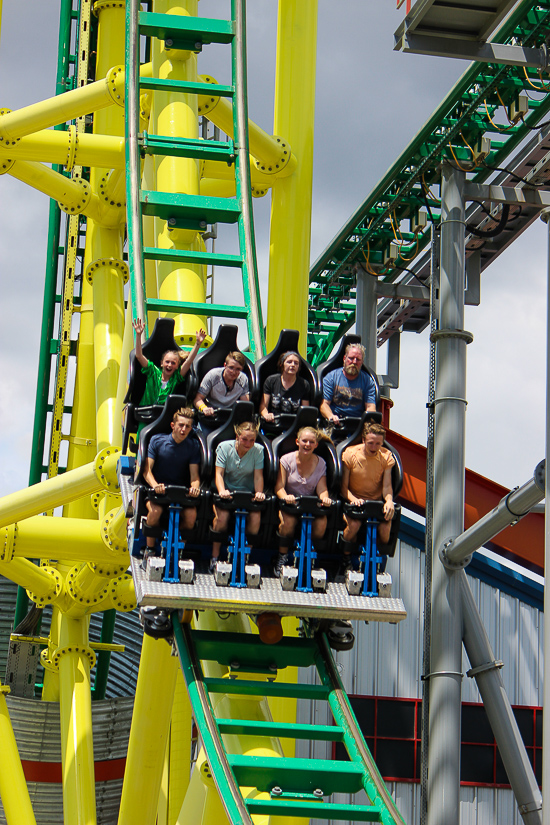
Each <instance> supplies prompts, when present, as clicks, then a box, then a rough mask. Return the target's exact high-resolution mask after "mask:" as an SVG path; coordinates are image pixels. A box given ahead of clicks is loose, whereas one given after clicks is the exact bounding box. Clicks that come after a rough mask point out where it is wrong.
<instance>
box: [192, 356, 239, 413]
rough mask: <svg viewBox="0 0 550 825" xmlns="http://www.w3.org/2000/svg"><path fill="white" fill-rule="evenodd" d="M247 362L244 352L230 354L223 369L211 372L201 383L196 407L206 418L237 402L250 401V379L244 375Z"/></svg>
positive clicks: (216, 368)
mask: <svg viewBox="0 0 550 825" xmlns="http://www.w3.org/2000/svg"><path fill="white" fill-rule="evenodd" d="M245 365H246V360H245V357H244V355H243V354H242V352H230V353H229V354H228V356H227V358H226V359H225V364H224V366H223V367H214V369H212V370H209V372H207V373H206V375H205V376H204V378H203V379H202V381H201V385H200V387H199V391H198V393H197V395H196V397H195V401H194V405H195V407H196V408H197V410H198V411H199V412H201V413H202V414H203V415H205V416H211V415H214V413H215V412H216V409H219V408H220V407H221V408H222V409H228V408H229V407H232V406H233V404H234V403H235V401H248V378H247V377H246V375H244V374H243V369H244V367H245Z"/></svg>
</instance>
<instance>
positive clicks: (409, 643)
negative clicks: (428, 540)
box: [297, 541, 543, 825]
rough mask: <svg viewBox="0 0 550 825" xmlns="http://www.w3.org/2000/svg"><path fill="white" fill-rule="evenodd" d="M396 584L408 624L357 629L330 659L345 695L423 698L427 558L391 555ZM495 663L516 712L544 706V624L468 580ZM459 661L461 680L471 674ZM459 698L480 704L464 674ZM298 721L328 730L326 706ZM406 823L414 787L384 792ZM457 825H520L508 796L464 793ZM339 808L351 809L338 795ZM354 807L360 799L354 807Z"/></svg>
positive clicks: (312, 749)
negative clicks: (343, 649)
mask: <svg viewBox="0 0 550 825" xmlns="http://www.w3.org/2000/svg"><path fill="white" fill-rule="evenodd" d="M387 570H388V572H390V573H391V575H392V577H393V582H394V583H393V589H392V595H396V596H400V597H401V598H402V599H403V602H404V604H405V608H406V610H407V618H406V619H405V620H404V621H402V622H399V624H397V625H390V624H387V623H382V622H372V623H370V624H369V625H367V626H366V625H365V623H363V622H354V625H355V628H354V629H355V634H356V642H355V646H354V648H353V650H351V651H348V652H344V653H335V658H336V662H337V666H338V669H339V671H340V674H341V678H342V681H343V683H344V686H345V688H346V691H347V692H348V694H355V695H364V696H392V697H393V696H400V697H404V698H420V697H421V695H422V682H421V678H420V677H421V674H422V645H423V613H424V553H423V552H421V551H420V550H419V549H418V548H416V547H412V546H411V545H408V544H405V543H404V542H402V541H400V542H398V544H397V549H396V555H395V557H394V558H393V559H389V561H388V567H387ZM468 582H469V584H470V587H471V588H472V592H473V594H474V599H475V601H476V603H477V605H478V608H479V610H480V613H481V616H482V619H483V622H484V624H485V628H486V630H487V633H488V636H489V640H490V642H491V645H492V647H493V652H494V654H495V658H496V659H500V660H502V661H503V662H504V668H503V669H502V671H501V673H502V677H503V679H504V684H505V687H506V691H507V693H508V697H509V699H510V702H511V703H512V704H513V705H542V675H543V658H542V655H543V639H542V633H543V620H542V614H541V613H540V611H538V610H537V609H536V608H534V607H531V606H530V605H526V604H525V603H523V602H520V601H519V600H518V599H516V598H514V597H513V596H510V595H508V594H506V593H503V592H502V591H501V590H498V589H496V588H494V587H491V586H490V585H488V584H486V583H485V582H482V581H480V580H479V579H476V578H473V577H472V576H468ZM469 668H470V665H469V662H468V658H467V656H466V654H465V653H464V656H463V673H464V674H466V672H467V671H468V670H469ZM308 677H309V678H310V679H311V678H313V670H311V671H303V672H302V673H301V675H300V679H301V680H304V681H305V680H306V679H307V678H308ZM462 698H463V701H465V702H480V701H481V698H480V696H479V692H478V690H477V686H476V684H475V681H474V680H473V679H469V678H467V677H466V675H464V680H463V691H462ZM298 704H299V710H298V721H299V722H308V723H317V724H330V721H331V720H330V719H329V714H328V709H327V706H326V703H319V704H318V706H317V703H301V702H299V703H298ZM329 749H330V744H327V743H308V742H304V743H301V746H300V749H299V751H298V753H297V755H299V756H310V757H314V756H317V755H318V756H320V755H321V753H322V752H323V755H325V756H326V757H328V758H330V752H329ZM388 787H389V789H390V791H391V793H392V795H393V796H394V799H395V800H396V803H397V805H398V808H399V810H400V811H401V813H402V815H403V818H404V819H405V822H406V823H407V824H408V825H418V824H419V823H420V786H419V785H418V784H415V783H389V785H388ZM460 799H461V804H460V817H461V825H520V823H521V822H522V820H521V817H520V816H519V813H518V812H517V806H516V804H515V800H514V797H513V794H512V792H511V791H510V790H504V789H495V788H482V787H462V788H461V789H460ZM337 801H342V802H344V801H345V802H351V798H349V797H347V796H346V795H340V799H339V800H337ZM357 801H359V800H357Z"/></svg>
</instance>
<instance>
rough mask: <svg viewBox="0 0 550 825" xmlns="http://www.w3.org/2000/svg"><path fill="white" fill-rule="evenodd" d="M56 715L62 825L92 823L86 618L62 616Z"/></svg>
mask: <svg viewBox="0 0 550 825" xmlns="http://www.w3.org/2000/svg"><path fill="white" fill-rule="evenodd" d="M53 661H54V664H57V665H58V666H59V716H60V726H61V762H62V770H63V821H64V822H65V825H76V823H82V825H95V822H96V801H95V774H94V745H93V732H92V694H91V683H90V668H91V666H93V664H94V663H95V654H94V653H93V651H92V650H91V648H90V646H89V643H88V622H87V620H86V619H85V618H78V619H73V618H70V617H68V616H62V617H61V622H60V633H59V647H58V648H57V650H56V651H55V653H54V657H53Z"/></svg>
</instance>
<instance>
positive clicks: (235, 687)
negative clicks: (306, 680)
mask: <svg viewBox="0 0 550 825" xmlns="http://www.w3.org/2000/svg"><path fill="white" fill-rule="evenodd" d="M204 684H205V687H206V688H207V690H208V691H210V693H233V694H235V693H236V694H239V693H242V694H243V696H279V697H281V698H285V699H321V700H322V699H325V700H326V699H327V698H328V695H329V693H330V688H328V687H325V685H306V684H303V683H302V684H293V683H292V682H263V681H262V682H253V681H247V680H245V679H217V678H207V679H205V680H204Z"/></svg>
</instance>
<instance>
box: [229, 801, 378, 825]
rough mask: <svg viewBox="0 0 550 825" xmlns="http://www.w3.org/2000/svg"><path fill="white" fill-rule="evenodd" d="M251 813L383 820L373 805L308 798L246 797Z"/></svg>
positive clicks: (359, 820) (358, 820) (353, 819)
mask: <svg viewBox="0 0 550 825" xmlns="http://www.w3.org/2000/svg"><path fill="white" fill-rule="evenodd" d="M245 805H246V807H247V809H248V811H249V813H251V814H258V815H260V814H263V815H264V816H270V815H271V816H285V817H289V816H297V817H300V816H302V817H304V818H307V817H309V818H311V819H333V820H338V819H343V820H346V819H347V820H349V821H350V822H382V814H381V812H380V810H379V809H378V808H375V807H373V806H371V805H339V804H338V803H336V802H324V801H323V800H322V799H320V800H319V802H314V801H313V800H312V801H311V802H310V801H309V800H307V799H245Z"/></svg>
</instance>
